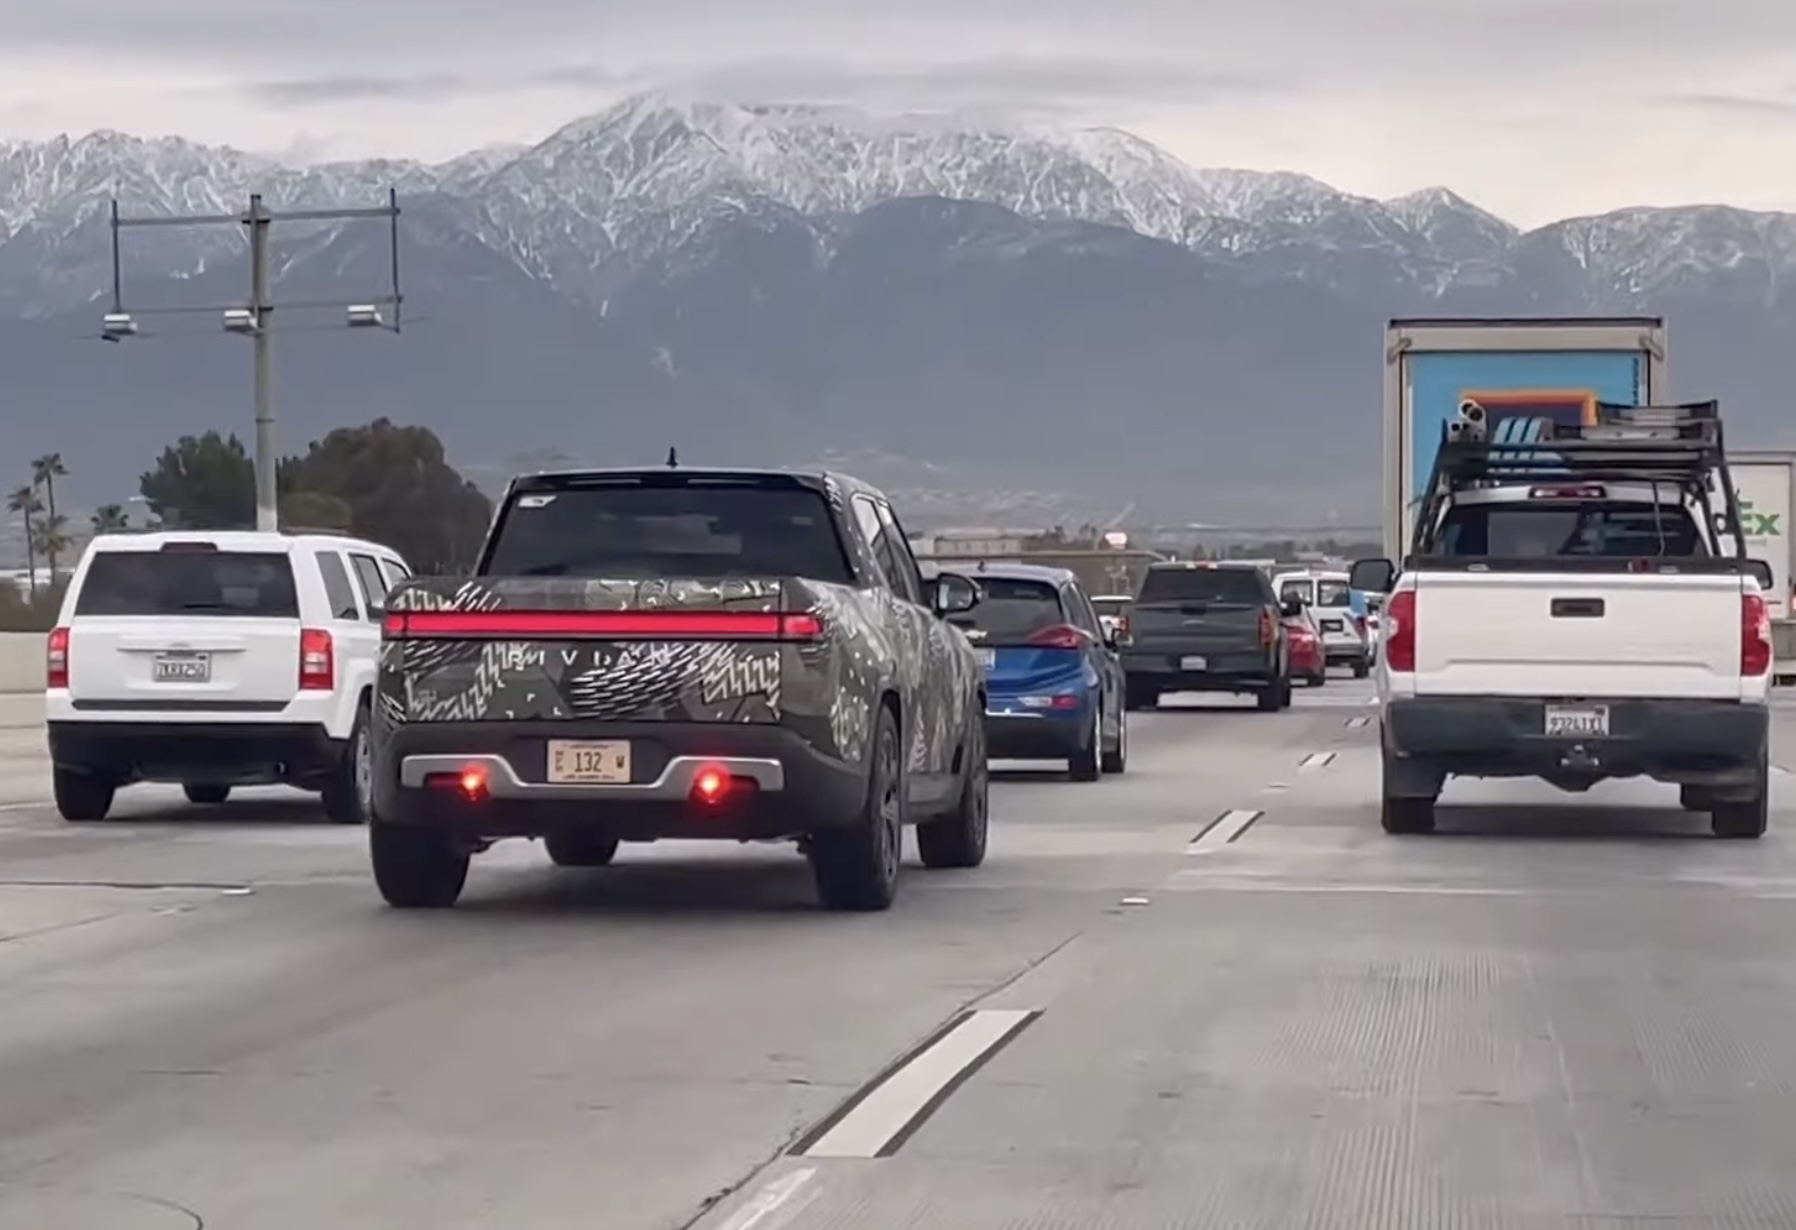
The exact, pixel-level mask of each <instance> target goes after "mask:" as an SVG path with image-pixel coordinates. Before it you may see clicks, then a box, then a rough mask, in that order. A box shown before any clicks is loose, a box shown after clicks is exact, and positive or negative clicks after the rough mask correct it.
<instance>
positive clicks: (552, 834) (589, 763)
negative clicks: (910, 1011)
mask: <svg viewBox="0 0 1796 1230" xmlns="http://www.w3.org/2000/svg"><path fill="white" fill-rule="evenodd" d="M978 597H979V591H978V589H977V587H976V586H974V585H973V583H972V582H971V581H969V580H968V579H967V578H965V577H962V576H958V575H947V576H944V577H940V578H936V579H932V580H931V581H928V582H925V581H924V580H923V578H922V576H921V574H920V573H919V571H918V568H917V564H916V561H915V559H914V558H913V557H912V555H911V552H910V548H909V546H908V545H907V543H906V541H905V536H904V533H903V531H902V529H901V528H900V526H899V524H898V521H897V518H896V517H895V515H894V514H893V512H892V509H891V506H890V504H889V503H888V502H887V500H886V499H885V497H884V496H883V495H881V494H880V493H879V492H877V491H875V490H873V489H872V488H870V487H867V486H865V485H863V484H860V483H858V482H855V481H854V480H852V479H847V478H843V477H840V476H833V475H823V474H817V475H793V474H785V473H767V472H737V471H706V470H685V469H672V468H670V469H666V470H630V471H598V472H583V473H569V474H553V475H538V476H534V477H530V478H523V479H519V480H517V481H515V482H514V483H513V484H512V486H511V488H510V490H509V491H508V492H507V494H506V497H505V500H504V502H503V503H502V505H501V508H500V512H499V515H498V517H497V518H496V519H495V521H494V525H493V529H492V532H491V533H490V535H489V536H488V541H487V545H486V547H485V549H484V551H483V553H482V557H481V562H480V565H479V567H478V568H477V570H476V575H475V576H473V577H470V578H466V579H455V580H448V579H442V578H429V579H420V580H417V581H413V582H411V583H408V584H407V585H405V586H402V587H401V588H399V589H397V590H395V591H394V592H393V594H392V595H391V596H390V598H389V600H388V607H387V610H388V615H387V620H386V626H385V634H386V638H387V639H386V642H385V645H384V647H383V650H382V657H381V668H380V676H379V688H378V698H377V712H376V721H375V748H376V754H375V761H376V764H375V783H374V817H373V820H372V822H371V840H372V851H373V860H374V870H375V876H376V879H377V881H378V883H379V885H380V887H381V890H382V892H383V894H384V895H385V896H386V898H387V900H388V901H389V902H391V903H393V904H394V905H400V906H413V907H416V906H444V905H449V904H451V903H453V902H454V901H455V899H456V898H457V897H458V896H459V895H460V892H461V890H462V887H463V884H464V882H465V879H466V876H467V872H468V865H469V856H470V855H471V854H472V853H475V852H477V851H478V850H480V849H483V848H484V847H485V846H486V845H487V844H489V843H490V842H491V841H493V840H495V839H497V838H501V837H508V836H525V837H541V838H543V839H544V840H545V842H546V844H547V846H548V850H549V854H550V856H551V857H552V858H553V859H554V861H555V862H557V863H561V864H564V865H579V866H593V865H598V864H603V863H608V862H610V861H611V859H612V857H613V856H614V854H615V853H616V851H617V849H618V845H619V843H620V842H631V841H654V840H658V839H662V838H724V839H732V840H737V841H750V840H768V839H790V840H793V841H795V842H797V843H798V845H799V848H800V849H801V850H802V851H803V853H804V854H805V856H806V857H807V858H808V859H809V860H810V863H811V867H812V870H813V873H814V878H815V881H816V884H817V888H818V892H819V895H820V896H821V898H822V899H823V901H824V903H825V904H827V905H829V906H831V907H833V908H840V909H883V908H884V907H886V906H887V905H889V904H890V903H891V901H892V899H893V894H894V892H895V889H896V884H897V876H898V865H899V856H900V851H901V849H902V830H903V828H904V827H905V826H906V825H915V827H916V830H917V841H918V847H919V849H920V851H921V854H922V858H923V861H924V863H925V864H926V865H928V866H932V867H969V866H974V865H977V864H978V863H979V862H980V861H981V860H982V859H983V857H984V852H985V840H986V832H985V826H986V769H985V745H984V739H983V733H982V718H983V714H984V710H985V704H984V694H983V687H984V683H983V676H982V673H981V671H980V669H979V665H978V662H977V661H976V659H975V657H974V654H973V651H972V649H971V647H970V646H969V645H968V644H967V641H966V638H965V636H964V635H963V634H962V633H961V632H960V631H959V630H958V629H956V628H954V627H952V626H950V625H949V624H948V622H947V621H946V619H945V618H944V616H945V615H947V614H950V613H955V612H959V611H964V610H967V609H969V608H971V607H972V606H973V605H975V604H976V603H977V601H978Z"/></svg>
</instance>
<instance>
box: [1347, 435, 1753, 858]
mask: <svg viewBox="0 0 1796 1230" xmlns="http://www.w3.org/2000/svg"><path fill="white" fill-rule="evenodd" d="M1640 409H1641V410H1645V409H1646V408H1640ZM1667 409H1668V410H1669V409H1673V408H1667ZM1675 409H1676V410H1679V411H1683V412H1686V414H1689V412H1691V411H1694V410H1701V409H1707V410H1710V411H1712V412H1713V413H1712V415H1711V417H1710V418H1703V417H1701V416H1694V415H1692V416H1690V417H1691V418H1692V423H1686V422H1683V421H1681V420H1677V419H1675V416H1669V415H1666V414H1663V413H1662V414H1661V415H1660V419H1659V421H1661V422H1665V421H1669V422H1672V424H1673V426H1672V428H1671V429H1669V430H1668V429H1667V428H1666V427H1664V426H1663V425H1661V426H1659V427H1656V428H1652V429H1650V430H1649V433H1648V434H1647V436H1646V437H1645V438H1644V439H1638V438H1636V437H1635V436H1630V435H1627V434H1626V433H1625V432H1624V433H1619V434H1617V435H1613V436H1609V437H1606V438H1604V437H1602V433H1600V432H1597V431H1595V430H1591V431H1589V432H1588V433H1585V432H1577V433H1575V438H1568V439H1560V440H1555V441H1553V442H1552V443H1551V444H1550V446H1549V445H1546V444H1542V445H1540V446H1530V447H1526V448H1523V449H1521V450H1519V451H1518V450H1515V449H1514V447H1513V446H1505V448H1504V449H1502V450H1498V449H1495V448H1491V447H1486V446H1483V445H1482V443H1481V442H1476V441H1469V442H1463V443H1462V442H1457V441H1456V442H1453V443H1450V444H1449V443H1443V445H1442V449H1441V457H1440V459H1439V460H1437V462H1436V468H1435V475H1434V478H1433V481H1432V483H1431V485H1430V489H1429V490H1428V492H1427V493H1426V494H1425V495H1424V498H1423V502H1422V509H1421V512H1420V514H1419V516H1418V518H1417V523H1416V533H1415V537H1414V544H1415V551H1414V554H1412V555H1411V556H1410V557H1409V559H1407V560H1406V561H1405V563H1404V567H1403V569H1402V572H1401V574H1400V575H1399V574H1398V570H1397V569H1396V567H1395V566H1394V565H1393V564H1392V562H1391V561H1389V560H1361V561H1359V562H1358V563H1356V564H1355V565H1354V568H1353V582H1352V583H1353V585H1354V587H1355V588H1356V589H1366V590H1369V591H1372V592H1378V593H1385V594H1388V597H1387V598H1386V600H1385V604H1384V612H1383V615H1384V629H1383V637H1382V651H1383V652H1382V653H1381V654H1380V657H1379V663H1378V671H1377V682H1378V693H1379V718H1380V728H1381V743H1382V750H1383V790H1382V795H1383V822H1384V828H1385V830H1386V831H1387V832H1391V833H1420V832H1429V831H1432V829H1433V828H1434V804H1435V799H1436V798H1437V797H1438V796H1439V793H1440V790H1441V786H1442V784H1443V783H1444V781H1445V780H1446V778H1448V777H1449V776H1471V777H1534V778H1540V779H1542V780H1545V781H1547V782H1549V783H1551V784H1552V785H1555V786H1557V787H1559V788H1561V789H1563V790H1568V791H1584V790H1588V789H1589V788H1590V787H1591V786H1592V785H1594V784H1595V783H1597V782H1599V781H1602V780H1605V779H1608V778H1618V777H1642V776H1644V777H1650V778H1653V779H1655V780H1658V781H1662V782H1669V783H1676V784H1677V785H1678V786H1679V787H1680V788H1681V789H1680V793H1681V798H1682V801H1683V805H1684V806H1685V807H1686V808H1688V809H1691V810H1696V811H1707V812H1709V814H1710V817H1711V826H1712V830H1713V832H1714V833H1715V835H1716V836H1717V837H1738V838H1756V837H1759V836H1761V835H1762V834H1763V833H1764V832H1765V827H1766V816H1767V781H1768V774H1769V764H1768V761H1767V740H1768V731H1769V725H1770V722H1769V710H1768V708H1767V690H1768V687H1769V684H1770V680H1771V667H1772V649H1771V626H1770V614H1769V609H1768V607H1767V605H1766V602H1765V598H1764V596H1763V587H1764V586H1766V585H1768V584H1769V577H1768V576H1766V575H1764V574H1765V573H1766V571H1767V570H1766V569H1765V567H1764V565H1763V563H1762V562H1760V561H1753V560H1749V559H1747V558H1745V557H1744V555H1743V554H1739V553H1736V554H1732V555H1729V554H1724V553H1723V552H1722V549H1721V545H1720V544H1721V543H1722V541H1724V540H1723V537H1722V534H1721V533H1720V531H1724V530H1725V529H1726V527H1727V526H1728V525H1729V524H1730V522H1731V523H1734V524H1737V521H1733V519H1735V518H1737V516H1738V509H1737V506H1736V503H1735V500H1734V496H1733V491H1732V485H1731V482H1730V481H1729V480H1728V477H1727V470H1726V465H1725V461H1724V460H1723V458H1722V453H1721V449H1720V422H1719V416H1718V411H1714V408H1713V406H1712V403H1705V404H1704V405H1703V406H1701V407H1678V408H1675ZM1606 410H1608V411H1611V412H1615V411H1618V410H1619V408H1616V407H1607V408H1606ZM1612 417H1614V416H1613V415H1612ZM1642 417H1643V418H1649V419H1650V416H1645V415H1643V416H1642ZM1629 422H1630V420H1628V419H1627V418H1626V417H1625V416H1622V424H1623V425H1624V426H1626V425H1628V424H1629ZM1571 434H1572V433H1568V435H1571ZM1586 435H1588V436H1591V437H1598V438H1594V439H1586V438H1584V437H1585V436H1586ZM1549 448H1550V450H1551V451H1550V454H1549ZM1518 480H1519V481H1518ZM1735 541H1737V538H1736V539H1735Z"/></svg>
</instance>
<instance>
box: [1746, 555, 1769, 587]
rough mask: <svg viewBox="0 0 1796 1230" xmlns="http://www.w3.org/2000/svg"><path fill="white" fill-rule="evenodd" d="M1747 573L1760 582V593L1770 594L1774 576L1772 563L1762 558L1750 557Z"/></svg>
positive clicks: (1747, 563)
mask: <svg viewBox="0 0 1796 1230" xmlns="http://www.w3.org/2000/svg"><path fill="white" fill-rule="evenodd" d="M1746 575H1747V576H1749V577H1751V578H1752V579H1753V580H1755V581H1757V582H1758V583H1759V592H1760V593H1765V594H1768V593H1770V592H1771V586H1772V583H1773V581H1774V578H1773V577H1772V575H1771V565H1770V564H1767V563H1766V562H1765V561H1764V560H1762V559H1749V560H1747V561H1746Z"/></svg>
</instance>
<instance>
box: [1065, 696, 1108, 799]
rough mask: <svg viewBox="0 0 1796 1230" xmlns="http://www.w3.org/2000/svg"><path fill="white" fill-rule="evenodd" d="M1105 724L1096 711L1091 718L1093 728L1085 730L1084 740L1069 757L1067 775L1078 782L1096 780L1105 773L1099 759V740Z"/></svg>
mask: <svg viewBox="0 0 1796 1230" xmlns="http://www.w3.org/2000/svg"><path fill="white" fill-rule="evenodd" d="M1103 728H1104V725H1103V723H1102V722H1101V721H1099V720H1098V717H1097V714H1096V713H1095V712H1094V713H1093V714H1092V718H1091V729H1090V730H1088V731H1086V732H1085V738H1084V740H1083V741H1082V742H1081V743H1080V744H1079V746H1078V747H1077V748H1075V749H1074V750H1073V754H1072V755H1071V756H1069V757H1068V758H1067V762H1066V775H1067V776H1068V777H1070V778H1072V779H1073V780H1074V781H1076V782H1095V781H1097V780H1098V778H1099V777H1100V776H1102V775H1103V765H1102V764H1101V763H1100V761H1099V754H1100V749H1099V746H1098V744H1099V742H1100V740H1101V738H1102V734H1101V732H1102V731H1103Z"/></svg>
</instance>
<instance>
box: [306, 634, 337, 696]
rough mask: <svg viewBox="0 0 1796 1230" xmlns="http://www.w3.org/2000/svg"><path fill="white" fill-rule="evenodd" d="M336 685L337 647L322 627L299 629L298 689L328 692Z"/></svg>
mask: <svg viewBox="0 0 1796 1230" xmlns="http://www.w3.org/2000/svg"><path fill="white" fill-rule="evenodd" d="M336 686H337V648H336V646H335V645H334V644H332V643H331V634H330V633H329V632H326V631H325V630H324V629H323V628H301V629H300V630H299V690H300V691H302V692H330V691H334V690H335V689H336Z"/></svg>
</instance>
